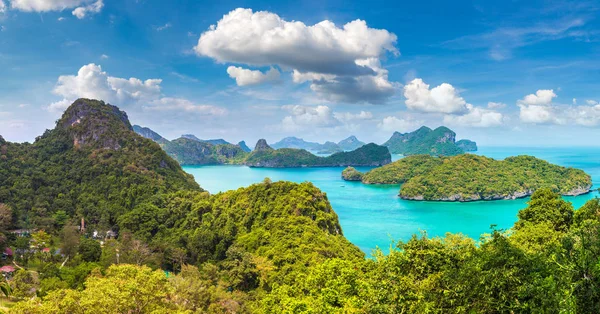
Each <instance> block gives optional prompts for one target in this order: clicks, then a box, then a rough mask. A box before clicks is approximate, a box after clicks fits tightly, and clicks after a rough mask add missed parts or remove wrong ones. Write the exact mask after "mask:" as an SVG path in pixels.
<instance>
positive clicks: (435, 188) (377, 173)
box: [342, 154, 592, 202]
mask: <svg viewBox="0 0 600 314" xmlns="http://www.w3.org/2000/svg"><path fill="white" fill-rule="evenodd" d="M342 177H343V178H344V180H348V181H362V182H363V183H365V184H401V187H400V192H399V196H400V198H402V199H406V200H415V201H447V202H470V201H479V200H508V199H517V198H523V197H527V196H530V195H531V194H533V192H534V191H535V190H537V189H539V188H542V187H548V188H550V189H552V190H553V191H555V192H557V193H560V194H561V195H569V196H576V195H581V194H585V193H588V192H589V191H590V188H591V186H592V179H591V177H590V175H588V174H587V173H585V172H584V171H582V170H579V169H575V168H567V167H561V166H558V165H553V164H551V163H549V162H547V161H545V160H542V159H538V158H535V157H532V156H516V157H508V158H506V159H504V160H495V159H492V158H488V157H484V156H478V155H473V154H461V155H457V156H453V157H432V156H429V155H414V156H409V157H405V158H403V159H400V160H398V161H395V162H393V163H390V164H388V165H385V166H383V167H379V168H375V169H373V170H371V171H369V172H366V173H364V174H362V173H360V172H358V171H356V169H354V168H346V169H345V170H344V171H343V173H342Z"/></svg>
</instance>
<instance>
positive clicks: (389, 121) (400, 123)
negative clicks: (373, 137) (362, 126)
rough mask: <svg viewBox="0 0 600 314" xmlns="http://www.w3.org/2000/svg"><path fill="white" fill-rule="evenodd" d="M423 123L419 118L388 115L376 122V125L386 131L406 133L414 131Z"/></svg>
mask: <svg viewBox="0 0 600 314" xmlns="http://www.w3.org/2000/svg"><path fill="white" fill-rule="evenodd" d="M423 123H424V122H423V121H421V120H414V119H402V118H396V117H394V116H388V117H385V118H383V120H382V121H381V122H379V124H377V127H378V128H379V129H381V130H382V131H386V132H400V133H406V132H410V131H414V130H415V129H416V128H418V127H419V126H420V125H423Z"/></svg>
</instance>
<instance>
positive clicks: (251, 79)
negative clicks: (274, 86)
mask: <svg viewBox="0 0 600 314" xmlns="http://www.w3.org/2000/svg"><path fill="white" fill-rule="evenodd" d="M227 74H229V77H231V78H233V79H235V82H236V83H237V85H238V86H248V85H259V84H263V83H266V82H277V81H279V71H277V69H275V68H271V69H270V70H269V71H267V72H266V73H262V72H261V71H253V70H249V69H244V68H241V67H234V66H230V67H228V68H227Z"/></svg>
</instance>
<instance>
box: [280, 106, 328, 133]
mask: <svg viewBox="0 0 600 314" xmlns="http://www.w3.org/2000/svg"><path fill="white" fill-rule="evenodd" d="M283 109H285V110H287V111H289V113H290V115H288V116H286V117H285V118H283V121H281V126H282V129H283V130H284V131H298V130H301V129H304V128H307V127H309V128H315V127H319V128H323V127H333V126H336V125H339V124H340V121H339V120H338V119H336V118H335V116H334V114H333V111H332V110H331V108H329V107H328V106H323V105H321V106H314V107H313V106H302V105H289V106H284V107H283Z"/></svg>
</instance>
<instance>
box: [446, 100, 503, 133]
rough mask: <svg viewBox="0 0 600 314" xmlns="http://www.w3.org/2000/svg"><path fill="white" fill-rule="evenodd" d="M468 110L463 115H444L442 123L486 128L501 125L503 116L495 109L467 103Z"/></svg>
mask: <svg viewBox="0 0 600 314" xmlns="http://www.w3.org/2000/svg"><path fill="white" fill-rule="evenodd" d="M467 110H468V112H467V113H466V114H464V115H446V116H444V124H450V125H458V126H468V127H477V128H487V127H494V126H499V125H502V122H503V119H504V116H503V115H502V114H501V113H499V112H496V111H493V110H489V109H484V108H480V107H475V106H473V105H471V104H467Z"/></svg>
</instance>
